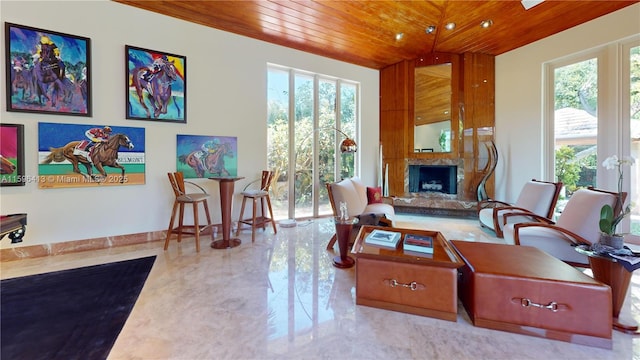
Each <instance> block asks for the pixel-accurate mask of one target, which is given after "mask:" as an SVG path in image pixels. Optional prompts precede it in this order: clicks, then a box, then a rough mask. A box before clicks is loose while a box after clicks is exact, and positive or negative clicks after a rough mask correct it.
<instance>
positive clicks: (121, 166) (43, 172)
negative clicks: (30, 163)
mask: <svg viewBox="0 0 640 360" xmlns="http://www.w3.org/2000/svg"><path fill="white" fill-rule="evenodd" d="M144 149H145V135H144V128H136V127H121V126H109V125H78V124H53V123H38V175H39V176H38V187H39V188H42V189H50V188H67V187H88V186H93V187H102V186H114V185H141V184H144V183H145V150H144Z"/></svg>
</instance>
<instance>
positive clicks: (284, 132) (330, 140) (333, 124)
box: [267, 65, 359, 219]
mask: <svg viewBox="0 0 640 360" xmlns="http://www.w3.org/2000/svg"><path fill="white" fill-rule="evenodd" d="M267 88H268V94H267V97H268V98H267V102H268V105H269V109H268V117H267V129H268V130H267V132H268V149H267V153H268V155H267V158H268V165H269V168H270V169H272V170H273V171H275V174H276V182H275V183H274V186H273V196H272V202H273V209H274V216H275V217H276V218H278V219H284V218H301V217H317V216H322V215H329V214H331V207H330V205H329V198H328V195H327V190H326V186H325V184H326V183H329V182H333V181H336V180H340V179H342V178H346V177H350V176H353V175H354V174H356V165H357V164H356V160H357V158H356V157H355V156H354V154H342V153H340V149H339V145H340V143H341V142H342V140H343V139H344V135H342V134H341V132H344V133H345V134H347V135H348V136H349V137H351V138H353V139H357V133H356V129H357V128H358V123H359V121H358V114H359V111H358V107H357V104H358V92H359V87H358V84H357V83H355V82H352V81H347V80H342V79H336V78H332V77H329V76H324V75H319V74H312V73H309V72H304V71H300V70H295V69H290V68H284V67H281V66H276V65H271V66H269V68H268V74H267ZM336 129H337V130H340V131H337V130H336ZM356 142H357V141H356ZM336 155H337V156H336Z"/></svg>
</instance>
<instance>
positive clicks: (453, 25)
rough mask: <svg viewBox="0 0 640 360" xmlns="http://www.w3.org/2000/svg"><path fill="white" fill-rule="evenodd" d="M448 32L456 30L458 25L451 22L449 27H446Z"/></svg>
mask: <svg viewBox="0 0 640 360" xmlns="http://www.w3.org/2000/svg"><path fill="white" fill-rule="evenodd" d="M444 27H445V28H446V29H447V30H453V29H455V28H456V23H454V22H450V23H448V24H447V25H445V26H444Z"/></svg>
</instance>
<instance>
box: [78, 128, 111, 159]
mask: <svg viewBox="0 0 640 360" xmlns="http://www.w3.org/2000/svg"><path fill="white" fill-rule="evenodd" d="M84 135H85V136H86V137H87V138H89V140H90V141H89V144H88V145H87V147H86V148H85V151H86V152H88V153H90V152H91V148H92V147H93V146H95V145H97V144H99V143H103V142H105V141H107V140H109V136H110V135H111V127H109V126H105V127H103V128H99V127H96V128H91V129H89V130H87V131H85V133H84Z"/></svg>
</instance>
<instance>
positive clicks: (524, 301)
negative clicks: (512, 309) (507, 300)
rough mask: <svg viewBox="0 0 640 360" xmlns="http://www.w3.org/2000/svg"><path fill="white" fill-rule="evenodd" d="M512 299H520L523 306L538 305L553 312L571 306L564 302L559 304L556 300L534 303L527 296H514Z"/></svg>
mask: <svg viewBox="0 0 640 360" xmlns="http://www.w3.org/2000/svg"><path fill="white" fill-rule="evenodd" d="M511 300H512V301H514V300H515V301H519V302H520V305H521V306H522V307H537V308H540V309H547V310H551V311H552V312H558V311H559V310H561V308H569V306H567V305H563V304H558V303H557V302H555V301H552V302H550V303H549V304H547V305H543V304H538V303H534V302H533V301H531V300H529V299H526V298H513V299H511Z"/></svg>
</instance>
